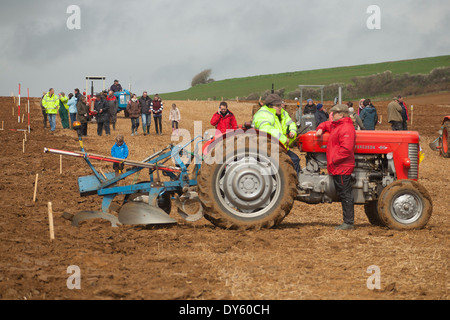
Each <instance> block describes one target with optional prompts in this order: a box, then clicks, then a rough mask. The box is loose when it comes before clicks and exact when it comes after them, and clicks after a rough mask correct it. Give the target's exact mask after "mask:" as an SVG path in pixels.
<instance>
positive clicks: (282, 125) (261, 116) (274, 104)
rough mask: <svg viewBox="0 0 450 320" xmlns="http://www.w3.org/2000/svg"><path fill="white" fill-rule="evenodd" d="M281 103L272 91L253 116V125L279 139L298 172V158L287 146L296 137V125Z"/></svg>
mask: <svg viewBox="0 0 450 320" xmlns="http://www.w3.org/2000/svg"><path fill="white" fill-rule="evenodd" d="M282 105H283V101H282V100H281V98H280V96H279V95H277V94H274V93H272V94H270V95H268V96H267V98H266V100H265V104H264V105H263V106H262V107H261V108H260V109H259V110H258V112H256V113H255V115H254V116H253V125H254V127H255V128H256V129H258V130H260V131H264V132H267V133H268V134H270V135H271V136H273V137H275V138H277V139H278V140H280V142H281V143H282V144H283V145H284V146H285V147H286V150H287V154H288V155H289V157H290V158H291V159H292V162H293V163H294V168H295V170H296V171H297V173H298V172H300V158H299V157H298V156H297V155H296V154H295V153H294V152H293V151H292V150H289V146H290V145H291V144H292V143H293V142H294V141H295V140H296V138H297V125H296V124H295V122H294V121H292V119H291V117H290V116H289V113H288V112H287V111H286V110H284V109H283V106H282Z"/></svg>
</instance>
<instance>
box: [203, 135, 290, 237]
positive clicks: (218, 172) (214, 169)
mask: <svg viewBox="0 0 450 320" xmlns="http://www.w3.org/2000/svg"><path fill="white" fill-rule="evenodd" d="M296 185H297V175H296V173H295V170H294V167H293V163H292V160H291V158H290V157H289V156H288V155H287V152H286V151H285V150H284V148H283V147H281V146H280V145H279V143H278V140H276V141H271V139H270V137H267V136H265V135H260V134H258V135H257V134H256V133H254V134H248V133H245V134H244V133H243V134H236V135H233V136H230V137H226V138H225V139H223V141H218V142H217V144H216V146H215V147H214V149H212V150H210V151H209V152H208V155H207V156H206V157H205V159H204V162H203V163H202V168H201V171H200V173H199V178H198V187H199V198H200V201H201V203H202V207H203V213H204V216H205V218H206V219H208V220H209V221H210V222H211V223H213V224H214V225H216V226H218V227H221V228H224V229H261V228H271V227H274V226H276V225H278V224H279V223H281V221H283V219H284V218H285V217H286V216H287V215H288V214H289V212H290V211H291V209H292V206H293V203H294V197H295V195H296V194H297V188H296Z"/></svg>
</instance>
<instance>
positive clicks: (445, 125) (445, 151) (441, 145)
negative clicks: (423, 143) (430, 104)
mask: <svg viewBox="0 0 450 320" xmlns="http://www.w3.org/2000/svg"><path fill="white" fill-rule="evenodd" d="M439 133H440V135H439V137H438V138H437V139H436V140H434V141H433V142H432V143H430V148H431V149H433V150H434V151H438V150H439V153H440V154H441V156H443V157H444V158H450V115H449V116H445V117H444V120H443V121H442V127H441V129H440V130H439Z"/></svg>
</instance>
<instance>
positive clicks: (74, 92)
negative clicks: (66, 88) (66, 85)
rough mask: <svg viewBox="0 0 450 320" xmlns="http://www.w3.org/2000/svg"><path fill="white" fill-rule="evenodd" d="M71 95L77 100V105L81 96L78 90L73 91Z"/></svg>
mask: <svg viewBox="0 0 450 320" xmlns="http://www.w3.org/2000/svg"><path fill="white" fill-rule="evenodd" d="M73 94H74V95H75V98H77V103H78V101H80V100H81V96H82V94H81V93H80V89H78V88H76V89H74V90H73Z"/></svg>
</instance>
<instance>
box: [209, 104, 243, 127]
mask: <svg viewBox="0 0 450 320" xmlns="http://www.w3.org/2000/svg"><path fill="white" fill-rule="evenodd" d="M210 123H211V125H212V126H214V127H216V135H218V134H221V133H225V132H226V131H227V130H233V129H236V128H237V121H236V118H235V116H234V114H233V113H232V112H231V111H230V110H228V104H227V103H226V102H225V101H222V102H221V103H220V104H219V110H217V112H216V113H214V114H213V116H212V118H211V121H210Z"/></svg>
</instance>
